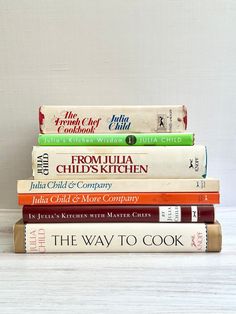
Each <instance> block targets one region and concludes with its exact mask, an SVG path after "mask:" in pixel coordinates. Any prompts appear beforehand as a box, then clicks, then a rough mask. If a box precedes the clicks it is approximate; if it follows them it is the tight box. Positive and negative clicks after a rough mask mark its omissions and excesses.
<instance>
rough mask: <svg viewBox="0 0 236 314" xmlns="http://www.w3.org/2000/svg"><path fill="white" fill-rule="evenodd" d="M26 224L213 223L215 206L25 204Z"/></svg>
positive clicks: (24, 220) (23, 210) (23, 212)
mask: <svg viewBox="0 0 236 314" xmlns="http://www.w3.org/2000/svg"><path fill="white" fill-rule="evenodd" d="M22 214H23V222H24V223H90V222H95V223H112V222H120V223H123V222H125V223H127V222H132V223H135V222H139V223H142V222H149V223H156V222H160V223H164V222H176V223H180V222H192V223H199V222H204V223H213V222H214V221H215V210H214V206H213V205H205V206H203V205H202V206H183V205H182V206H155V205H79V206H76V205H72V206H69V205H66V206H65V205H64V206H56V205H55V206H27V205H25V206H23V208H22Z"/></svg>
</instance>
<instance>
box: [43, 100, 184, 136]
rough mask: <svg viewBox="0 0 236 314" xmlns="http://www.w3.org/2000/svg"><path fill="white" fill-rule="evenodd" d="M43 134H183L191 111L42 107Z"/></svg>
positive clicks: (154, 108) (141, 107)
mask: <svg viewBox="0 0 236 314" xmlns="http://www.w3.org/2000/svg"><path fill="white" fill-rule="evenodd" d="M39 124H40V132H41V133H45V134H46V133H65V134H71V133H82V134H86V133H158V132H173V133H174V132H175V133H178V132H183V131H184V130H185V129H186V127H187V109H186V107H185V106H184V105H179V106H41V107H40V109H39Z"/></svg>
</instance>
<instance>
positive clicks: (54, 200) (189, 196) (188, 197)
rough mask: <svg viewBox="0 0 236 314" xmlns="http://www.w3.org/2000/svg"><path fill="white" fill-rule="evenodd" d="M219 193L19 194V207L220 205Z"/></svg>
mask: <svg viewBox="0 0 236 314" xmlns="http://www.w3.org/2000/svg"><path fill="white" fill-rule="evenodd" d="M219 197H220V195H219V193H214V192H210V193H208V192H195V193H127V192H124V193H75V194H72V193H60V194H59V193H53V194H46V193H45V194H41V193H40V194H18V204H19V205H81V204H82V205H135V204H136V205H157V204H159V205H189V204H191V205H200V204H219V201H220V200H219Z"/></svg>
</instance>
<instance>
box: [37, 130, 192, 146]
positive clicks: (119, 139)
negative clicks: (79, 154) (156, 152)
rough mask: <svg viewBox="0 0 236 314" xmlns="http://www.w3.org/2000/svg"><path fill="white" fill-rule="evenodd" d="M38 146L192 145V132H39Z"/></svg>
mask: <svg viewBox="0 0 236 314" xmlns="http://www.w3.org/2000/svg"><path fill="white" fill-rule="evenodd" d="M38 144H39V145H40V146H192V145H193V144H194V134H193V133H141V134H135V133H133V134H107V133H103V134H39V136H38Z"/></svg>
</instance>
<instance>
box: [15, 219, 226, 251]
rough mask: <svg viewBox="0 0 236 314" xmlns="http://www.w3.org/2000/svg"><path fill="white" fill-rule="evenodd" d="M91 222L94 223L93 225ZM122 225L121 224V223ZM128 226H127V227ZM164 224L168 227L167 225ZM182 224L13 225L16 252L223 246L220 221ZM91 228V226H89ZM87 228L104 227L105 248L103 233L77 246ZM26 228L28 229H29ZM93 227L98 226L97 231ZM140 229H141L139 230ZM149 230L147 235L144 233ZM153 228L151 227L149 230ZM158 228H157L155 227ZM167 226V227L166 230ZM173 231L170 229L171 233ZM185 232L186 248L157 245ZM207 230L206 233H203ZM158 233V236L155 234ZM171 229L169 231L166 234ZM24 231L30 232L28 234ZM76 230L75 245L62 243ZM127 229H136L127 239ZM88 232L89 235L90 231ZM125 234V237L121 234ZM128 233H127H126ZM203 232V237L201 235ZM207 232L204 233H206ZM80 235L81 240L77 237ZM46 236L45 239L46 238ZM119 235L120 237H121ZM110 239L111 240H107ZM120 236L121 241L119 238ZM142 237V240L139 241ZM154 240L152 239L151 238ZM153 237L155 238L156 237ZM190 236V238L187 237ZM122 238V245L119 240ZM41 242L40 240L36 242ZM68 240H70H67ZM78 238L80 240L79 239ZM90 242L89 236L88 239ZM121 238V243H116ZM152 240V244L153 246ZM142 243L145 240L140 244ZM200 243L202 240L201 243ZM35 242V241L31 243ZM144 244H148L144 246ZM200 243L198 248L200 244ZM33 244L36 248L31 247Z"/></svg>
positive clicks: (219, 249)
mask: <svg viewBox="0 0 236 314" xmlns="http://www.w3.org/2000/svg"><path fill="white" fill-rule="evenodd" d="M91 225H92V226H91ZM118 225H119V226H118ZM127 225H128V227H127ZM164 225H165V226H164ZM181 225H182V226H184V227H183V229H182V226H181V228H180V229H178V228H179V227H178V226H180V225H178V226H177V225H174V224H171V223H170V224H158V226H157V224H146V223H144V224H142V223H140V224H109V225H106V226H107V227H106V231H104V227H103V226H102V224H70V226H69V228H68V224H28V225H27V228H25V225H24V224H23V223H22V220H21V221H19V222H17V223H16V224H15V226H14V248H15V252H16V253H46V252H48V253H50V252H152V253H154V252H220V251H221V246H222V233H221V226H220V224H219V223H218V222H217V223H215V224H206V225H205V224H191V223H190V224H181ZM90 227H91V228H90ZM87 228H90V231H91V232H90V233H92V230H93V232H94V234H99V233H98V232H100V231H101V230H102V234H103V237H104V234H105V235H106V243H105V246H104V247H99V245H101V243H102V241H103V240H102V236H101V237H100V238H96V239H95V238H94V239H95V240H94V241H97V242H96V245H95V246H93V245H91V244H90V245H89V246H85V245H82V244H81V242H80V245H77V243H76V241H77V240H78V239H79V237H81V238H82V237H87V235H86V232H87ZM26 229H27V230H26ZM94 229H96V230H95V231H96V232H95V231H94ZM137 229H138V230H137ZM143 229H145V230H146V231H147V230H148V232H147V234H146V232H145V230H143ZM149 229H152V230H149ZM154 229H156V230H154ZM165 229H168V230H165ZM170 230H171V232H170ZM180 230H181V234H183V238H181V237H180V236H178V237H176V236H175V237H176V241H177V242H179V243H176V244H178V245H179V244H180V242H181V241H182V240H183V244H184V247H182V246H181V245H180V248H179V249H178V248H176V245H175V247H174V246H173V249H172V247H170V246H169V245H167V246H166V247H165V248H163V247H161V246H160V245H157V242H158V241H160V238H159V237H160V236H159V234H160V235H162V236H163V237H164V235H165V234H168V236H167V237H170V236H169V234H170V233H171V234H173V235H174V234H175V233H178V232H180ZM204 230H205V231H206V233H205V232H204ZM155 231H156V232H158V235H156V233H155ZM166 231H168V233H166ZM25 232H26V233H27V234H25ZM71 232H72V233H73V240H72V238H71V240H70V241H72V242H73V245H68V243H67V245H66V246H64V247H61V246H60V243H59V242H60V240H59V238H60V236H59V235H62V236H63V243H64V242H65V241H66V239H67V240H68V239H70V236H71V235H70V233H71ZM126 232H129V233H130V232H133V233H132V236H130V238H128V237H127V238H125V236H124V234H125V233H126ZM90 233H89V234H90ZM35 234H38V238H39V240H35V243H34V241H32V239H31V235H35ZM55 234H58V238H57V241H58V244H59V246H56V243H54V241H55V239H54V240H52V239H51V238H52V237H53V236H55ZM120 234H122V238H121V235H120ZM127 234H128V233H127ZM199 234H200V237H199ZM204 234H205V235H204ZM75 235H77V237H78V239H76V238H74V237H75ZM44 236H45V238H44ZM118 238H119V239H118ZM135 238H136V239H137V241H138V242H140V245H139V244H137V248H136V247H135V245H136V244H134V242H135ZM89 239H90V240H91V239H92V237H91V235H89ZM108 239H110V242H108ZM117 239H118V240H117ZM126 239H129V240H128V241H129V242H128V244H129V245H127V243H126V244H125V240H126ZM141 239H142V241H140V240H141ZM151 239H152V240H151ZM153 239H154V240H153ZM188 239H189V240H188ZM121 240H122V245H121V244H119V245H117V243H120V241H121ZM37 241H38V243H36V242H37ZM68 241H69V240H68ZM78 241H79V240H78ZM87 241H88V238H87ZM117 241H118V242H117ZM151 241H154V242H152V244H154V245H151ZM166 241H170V239H167V238H166ZM141 242H142V243H141ZM199 242H201V243H200V244H199ZM32 243H33V244H32ZM144 244H145V245H144ZM199 245H200V246H201V247H200V248H198V246H199ZM32 246H33V247H32Z"/></svg>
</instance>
